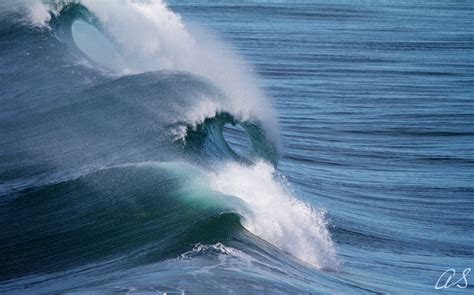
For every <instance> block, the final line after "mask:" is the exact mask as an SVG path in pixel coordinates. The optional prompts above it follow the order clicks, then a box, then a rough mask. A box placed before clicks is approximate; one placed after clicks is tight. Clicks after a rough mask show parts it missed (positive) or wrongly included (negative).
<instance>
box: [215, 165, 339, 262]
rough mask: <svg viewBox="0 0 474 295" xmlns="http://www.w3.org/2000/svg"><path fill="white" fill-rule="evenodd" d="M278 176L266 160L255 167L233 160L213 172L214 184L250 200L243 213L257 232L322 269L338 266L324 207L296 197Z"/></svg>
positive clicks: (247, 224) (219, 188) (268, 240)
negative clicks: (315, 206)
mask: <svg viewBox="0 0 474 295" xmlns="http://www.w3.org/2000/svg"><path fill="white" fill-rule="evenodd" d="M275 176H276V172H275V168H274V167H273V166H272V165H270V164H268V163H265V162H263V161H260V162H257V163H256V164H255V165H254V166H251V167H248V166H243V165H240V164H236V163H229V164H226V165H224V166H222V167H220V168H218V170H217V172H215V174H213V176H211V180H210V182H211V183H210V185H211V188H212V189H214V190H216V191H219V192H221V193H224V194H227V195H232V196H235V197H238V198H240V199H241V200H243V201H244V202H245V203H246V204H247V206H248V208H247V209H249V210H245V211H242V212H240V214H241V215H242V216H243V217H244V219H243V225H244V227H245V228H246V229H247V230H249V231H250V232H252V233H253V234H255V235H257V236H259V237H260V238H262V239H264V240H266V241H267V242H269V243H271V244H273V245H274V246H276V247H278V248H280V249H281V250H283V251H285V252H287V253H289V254H291V255H292V256H294V257H296V258H298V259H300V260H302V261H304V262H306V263H308V264H310V265H312V266H314V267H316V268H318V269H329V270H338V268H339V266H340V263H339V261H338V259H337V256H336V249H335V247H334V244H333V242H332V239H331V236H330V233H329V231H328V229H327V221H326V219H325V213H324V211H323V210H321V209H315V208H312V207H311V206H310V205H308V204H306V203H304V202H302V201H300V200H298V199H296V198H295V197H294V195H293V193H292V191H291V190H290V187H289V184H288V183H286V181H285V180H284V179H283V178H281V177H280V179H276V177H275Z"/></svg>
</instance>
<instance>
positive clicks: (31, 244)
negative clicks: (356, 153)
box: [0, 1, 339, 291]
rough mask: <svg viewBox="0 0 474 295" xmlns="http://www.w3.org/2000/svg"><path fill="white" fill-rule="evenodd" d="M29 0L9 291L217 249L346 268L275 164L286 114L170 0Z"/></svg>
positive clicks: (5, 141) (17, 25) (14, 48)
mask: <svg viewBox="0 0 474 295" xmlns="http://www.w3.org/2000/svg"><path fill="white" fill-rule="evenodd" d="M28 3H29V4H28V5H29V8H30V10H29V12H28V21H27V22H25V21H24V19H25V17H24V15H23V16H22V17H20V18H19V17H18V15H17V14H18V13H19V12H18V11H17V10H12V11H7V12H4V13H5V15H8V17H6V18H4V19H3V20H2V23H1V26H0V28H1V32H0V38H1V40H0V41H1V42H2V44H4V46H2V56H5V58H4V59H2V60H0V63H1V64H0V69H1V70H0V71H1V72H0V75H1V77H2V80H3V81H4V82H1V83H2V89H4V90H2V96H1V99H2V105H3V106H4V107H3V108H2V110H0V113H1V116H0V118H1V119H0V128H1V131H2V134H5V136H4V137H3V136H2V139H0V158H1V159H2V161H1V163H0V182H1V185H0V195H1V203H0V212H1V215H2V216H4V218H3V220H2V222H3V223H4V224H5V225H6V224H8V225H9V226H2V230H1V231H0V248H1V253H3V255H4V257H6V258H7V259H6V265H5V267H3V268H2V269H1V270H0V281H3V282H5V283H2V285H0V286H3V287H2V288H0V290H1V289H4V290H15V288H18V287H19V286H20V285H21V284H22V282H23V281H22V280H21V279H22V278H24V277H29V280H32V281H33V282H34V283H33V285H35V284H37V285H41V280H42V279H43V277H42V275H43V274H46V273H48V274H51V273H52V274H55V273H61V272H65V273H69V272H71V273H73V275H74V273H75V272H76V270H77V272H81V271H83V268H84V267H87V268H89V269H95V266H94V265H96V266H97V271H98V273H100V272H101V269H102V267H105V266H104V265H107V263H109V262H110V263H111V265H112V266H113V271H120V270H123V269H124V268H125V269H132V268H136V267H142V266H144V265H149V264H153V263H156V262H160V263H162V262H163V263H164V261H167V260H169V259H172V258H178V257H181V258H183V257H187V256H188V255H189V254H185V253H199V252H200V251H201V250H199V251H198V250H196V249H198V248H199V247H211V246H209V245H221V246H222V247H224V248H225V247H230V248H229V249H238V250H236V251H239V253H246V254H245V255H247V256H249V257H250V256H251V257H252V259H255V261H256V263H260V264H262V265H263V264H265V265H269V264H268V263H270V262H268V261H274V263H277V262H278V263H279V264H281V265H293V264H295V263H296V264H298V263H303V264H307V266H309V267H310V268H316V269H327V270H338V268H339V262H338V260H337V257H336V251H335V247H334V245H333V242H332V240H331V237H330V233H329V231H328V229H327V222H326V219H325V217H324V211H323V210H319V209H316V208H312V207H311V206H309V205H308V204H306V203H304V202H302V201H300V200H298V199H297V197H296V196H295V193H293V192H292V191H291V189H290V186H289V185H288V183H287V182H286V181H285V179H284V177H283V176H282V175H279V174H278V172H277V171H276V170H275V167H276V165H277V162H278V157H279V155H280V153H281V147H280V139H279V135H278V133H279V132H278V127H277V123H276V122H277V121H276V119H275V114H274V111H273V110H272V108H271V106H270V104H269V103H267V102H266V100H265V95H264V94H263V93H262V92H261V91H260V90H259V88H258V87H257V86H255V84H254V82H253V80H252V78H251V77H252V74H251V73H250V72H249V71H248V70H247V69H245V66H243V65H242V63H241V62H240V61H238V60H237V59H236V58H235V57H234V56H233V55H232V54H231V53H230V51H229V50H224V49H219V50H218V49H217V48H218V47H219V48H220V47H222V45H217V44H218V42H217V41H215V40H213V39H212V38H211V37H209V36H208V35H201V34H197V33H195V32H191V30H189V28H188V27H187V26H185V25H184V23H183V22H182V21H181V19H180V17H179V16H178V15H176V14H174V13H173V12H172V11H171V10H169V9H168V8H167V7H166V5H165V4H164V3H162V2H154V3H152V4H150V3H148V4H140V3H137V2H131V1H130V2H120V3H119V4H117V3H112V2H97V1H80V2H77V1H60V2H53V3H52V4H51V3H50V4H47V5H46V4H42V3H39V2H35V3H34V4H33V5H31V2H28ZM22 13H23V14H25V13H24V11H23V12H20V15H21V14H22ZM19 19H20V20H21V21H18V20H19ZM124 19H126V20H127V22H124ZM88 38H92V39H88ZM91 44H95V46H98V47H95V48H94V47H93V46H91ZM18 48H23V49H22V51H19V50H18ZM100 51H105V52H106V53H108V54H107V57H104V56H103V55H100V54H99V52H100ZM105 59H107V60H105ZM6 65H11V67H13V68H11V67H10V68H8V70H6V69H7V67H5V66H6ZM25 85H27V88H25ZM228 126H240V127H241V130H243V131H244V132H245V133H246V135H245V136H248V138H249V140H250V144H251V147H250V149H249V151H248V152H247V153H244V154H243V153H241V152H240V151H237V150H236V149H234V148H233V147H232V146H233V145H232V144H231V143H230V142H229V141H228V139H227V138H226V137H225V135H224V130H225V128H227V127H228ZM220 243H221V244H220ZM199 245H200V246H199ZM204 245H205V246H204ZM196 247H197V248H196ZM222 247H220V246H219V247H218V248H219V249H220V248H222ZM193 249H194V250H193ZM190 251H191V252H190ZM193 251H194V252H193ZM201 252H202V251H201ZM204 252H205V253H208V251H204ZM224 252H225V251H224ZM233 253H234V252H233ZM220 254H222V251H220V252H219V255H220ZM224 254H225V253H224ZM183 255H184V256H183ZM193 255H194V254H193ZM245 255H244V256H245ZM241 256H242V255H241ZM268 256H269V257H271V259H270V260H266V259H264V257H268ZM242 257H243V256H242ZM262 259H263V260H262ZM22 261H28V263H26V264H25V263H22ZM264 261H265V262H264ZM270 264H271V263H270ZM274 268H278V266H276V265H274V266H271V267H270V266H269V269H274ZM18 280H19V281H18ZM53 281H54V280H53ZM53 285H54V284H53ZM98 285H100V283H98ZM33 288H34V287H33ZM48 290H49V291H55V289H54V288H53V289H48Z"/></svg>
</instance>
